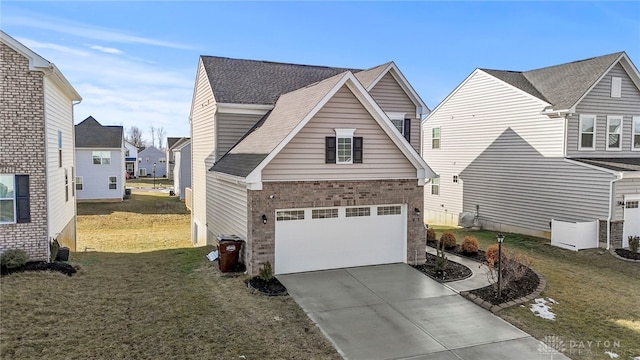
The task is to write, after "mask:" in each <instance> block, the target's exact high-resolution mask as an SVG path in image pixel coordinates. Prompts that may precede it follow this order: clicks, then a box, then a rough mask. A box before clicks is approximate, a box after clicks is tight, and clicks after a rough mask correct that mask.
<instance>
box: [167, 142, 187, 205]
mask: <svg viewBox="0 0 640 360" xmlns="http://www.w3.org/2000/svg"><path fill="white" fill-rule="evenodd" d="M171 151H172V153H173V154H172V157H173V159H174V162H175V164H174V165H173V188H174V191H175V192H176V195H178V196H179V197H180V200H184V195H185V188H188V187H191V139H189V138H186V141H184V142H181V143H180V144H177V145H175V146H173V150H171Z"/></svg>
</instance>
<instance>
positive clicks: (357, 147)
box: [353, 136, 362, 164]
mask: <svg viewBox="0 0 640 360" xmlns="http://www.w3.org/2000/svg"><path fill="white" fill-rule="evenodd" d="M353 163H354V164H362V137H361V136H354V137H353Z"/></svg>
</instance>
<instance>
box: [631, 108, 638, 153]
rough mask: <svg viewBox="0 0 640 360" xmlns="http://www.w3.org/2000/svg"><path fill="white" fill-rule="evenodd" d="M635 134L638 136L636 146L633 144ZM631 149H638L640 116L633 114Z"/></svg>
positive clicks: (634, 142)
mask: <svg viewBox="0 0 640 360" xmlns="http://www.w3.org/2000/svg"><path fill="white" fill-rule="evenodd" d="M636 124H637V125H636ZM636 128H637V129H638V130H637V131H636ZM636 136H637V137H638V142H637V144H638V146H637V147H636V146H635V145H636V140H635V139H636ZM631 151H640V116H634V117H633V118H632V119H631Z"/></svg>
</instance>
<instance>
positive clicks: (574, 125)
mask: <svg viewBox="0 0 640 360" xmlns="http://www.w3.org/2000/svg"><path fill="white" fill-rule="evenodd" d="M612 77H620V78H622V96H621V97H619V98H612V97H611V78H612ZM580 114H590V115H596V116H597V119H596V149H595V150H591V151H589V150H578V137H579V136H580V135H579V128H578V127H579V118H580ZM607 115H622V116H623V119H622V150H621V151H606V141H607ZM639 115H640V90H638V88H637V87H636V86H635V85H634V84H633V82H632V81H631V79H630V78H629V76H628V75H627V73H626V71H625V70H624V69H623V68H622V66H621V65H620V64H617V65H615V66H614V67H613V68H612V69H611V70H610V71H609V72H608V73H607V74H606V75H605V76H604V77H603V78H602V80H600V82H599V83H598V85H596V86H595V87H594V88H593V89H592V90H591V92H589V94H587V96H585V97H584V99H582V101H580V103H579V104H578V106H576V113H575V114H574V115H572V116H570V117H569V120H568V126H567V156H570V157H638V156H639V155H638V152H637V151H636V152H633V151H631V133H632V129H631V125H632V121H633V116H639Z"/></svg>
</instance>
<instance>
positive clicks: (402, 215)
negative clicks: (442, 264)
mask: <svg viewBox="0 0 640 360" xmlns="http://www.w3.org/2000/svg"><path fill="white" fill-rule="evenodd" d="M275 215H276V244H275V265H274V271H275V273H276V274H287V273H295V272H303V271H313V270H325V269H335V268H342V267H353V266H364V265H375V264H389V263H397V262H406V254H407V230H406V224H407V206H406V204H401V205H372V206H357V207H353V206H339V207H331V208H307V209H281V210H276V214H275Z"/></svg>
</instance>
